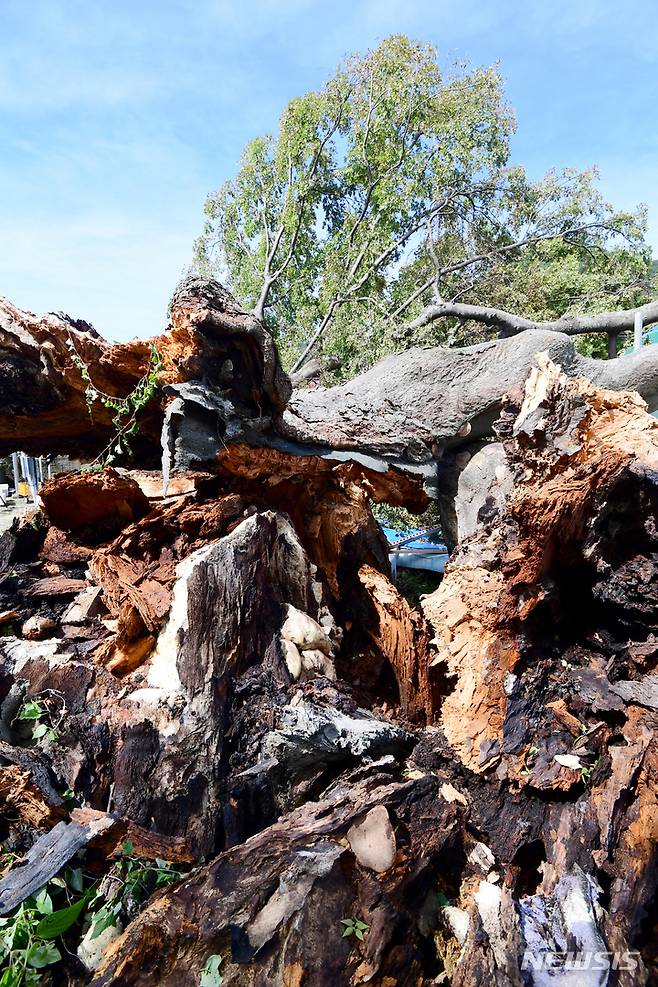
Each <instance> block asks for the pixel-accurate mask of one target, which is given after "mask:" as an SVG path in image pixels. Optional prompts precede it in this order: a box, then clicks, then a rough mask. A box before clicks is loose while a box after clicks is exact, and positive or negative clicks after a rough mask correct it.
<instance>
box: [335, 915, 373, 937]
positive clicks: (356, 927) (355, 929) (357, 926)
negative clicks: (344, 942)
mask: <svg viewBox="0 0 658 987" xmlns="http://www.w3.org/2000/svg"><path fill="white" fill-rule="evenodd" d="M340 923H341V925H343V926H344V928H343V935H342V938H343V939H345V938H347V937H348V936H356V938H357V939H360V940H361V942H363V940H364V938H365V933H366V932H367V931H368V929H369V928H370V926H369V925H366V923H365V922H362V921H361V919H360V918H342V919H341V920H340Z"/></svg>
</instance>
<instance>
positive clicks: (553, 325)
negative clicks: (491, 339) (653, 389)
mask: <svg viewBox="0 0 658 987" xmlns="http://www.w3.org/2000/svg"><path fill="white" fill-rule="evenodd" d="M638 315H640V316H641V317H642V323H643V325H645V326H647V325H652V324H653V323H656V322H658V301H655V302H648V303H647V304H646V305H640V306H639V307H638V308H631V309H625V310H622V311H618V312H600V313H599V314H598V315H563V316H562V317H561V318H559V319H555V320H553V321H551V322H534V321H532V320H531V319H525V318H523V316H520V315H514V314H513V313H511V312H505V311H503V310H502V309H498V308H488V307H486V306H483V305H465V304H462V303H460V302H442V303H441V304H439V305H429V306H428V307H427V308H426V309H424V310H423V311H422V312H421V314H420V315H419V316H418V318H417V319H414V321H413V322H410V323H409V325H407V326H405V327H404V329H403V330H401V331H400V332H399V333H398V338H405V337H408V336H410V335H411V333H412V332H414V331H415V330H416V329H420V328H422V327H423V326H426V325H428V323H430V322H435V321H436V320H437V319H444V318H450V317H452V318H458V319H463V320H464V321H468V322H480V323H482V324H484V325H486V326H488V327H489V328H490V329H497V330H498V331H499V335H500V336H501V337H507V336H516V335H518V333H520V332H525V331H526V330H527V329H547V330H550V331H551V332H563V333H565V334H566V335H567V336H578V335H580V334H582V333H586V332H606V333H609V334H616V333H619V332H623V331H624V330H627V329H633V327H634V325H635V319H636V316H638Z"/></svg>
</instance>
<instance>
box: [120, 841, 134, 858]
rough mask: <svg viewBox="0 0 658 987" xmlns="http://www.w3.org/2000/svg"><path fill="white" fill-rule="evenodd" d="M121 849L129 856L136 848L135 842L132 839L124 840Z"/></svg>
mask: <svg viewBox="0 0 658 987" xmlns="http://www.w3.org/2000/svg"><path fill="white" fill-rule="evenodd" d="M121 849H122V850H123V852H124V853H125V854H126V856H128V857H129V856H130V854H131V853H132V852H133V850H134V849H135V844H134V843H133V841H132V840H124V842H123V843H122V844H121Z"/></svg>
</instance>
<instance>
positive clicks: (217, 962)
mask: <svg viewBox="0 0 658 987" xmlns="http://www.w3.org/2000/svg"><path fill="white" fill-rule="evenodd" d="M222 963H223V957H222V956H221V955H220V954H219V953H213V954H212V955H211V956H209V957H208V959H207V960H206V963H205V966H204V968H203V970H202V971H201V979H200V980H199V987H221V984H223V983H224V978H223V977H222V975H221V973H220V972H219V968H220V966H221V965H222Z"/></svg>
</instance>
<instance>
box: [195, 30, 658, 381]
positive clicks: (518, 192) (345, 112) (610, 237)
mask: <svg viewBox="0 0 658 987" xmlns="http://www.w3.org/2000/svg"><path fill="white" fill-rule="evenodd" d="M513 132H514V117H513V114H512V111H511V109H510V107H509V105H508V104H507V101H506V99H505V94H504V91H503V86H502V81H501V77H500V74H499V71H498V69H497V67H493V68H476V69H473V68H470V67H468V66H467V65H464V64H459V65H456V66H453V67H452V69H451V71H450V72H448V73H444V72H443V71H442V69H441V67H440V66H439V62H438V59H437V53H436V51H435V49H434V48H433V47H432V46H431V45H429V44H421V43H414V42H412V41H410V40H409V39H408V38H406V37H404V36H394V37H391V38H388V39H386V40H385V41H384V42H383V43H382V44H381V45H380V46H379V47H378V48H377V49H375V50H374V51H372V52H369V53H368V54H366V55H364V56H354V57H351V58H349V59H347V61H346V62H345V63H344V65H342V66H341V67H340V68H339V69H338V71H337V72H336V74H335V75H334V76H333V77H332V78H331V79H330V80H329V81H328V82H327V83H326V85H325V86H324V87H323V88H322V89H319V90H317V91H315V92H311V93H308V94H307V95H305V96H302V97H299V98H297V99H294V100H292V101H291V102H290V103H289V104H288V106H287V107H286V109H285V111H284V113H283V115H282V117H281V121H280V125H279V130H278V133H277V134H276V136H264V137H259V138H256V139H255V140H252V141H250V142H249V144H247V146H246V147H245V149H244V153H243V156H242V162H241V166H240V169H239V172H238V174H237V175H236V177H235V178H234V179H233V180H231V181H229V182H227V183H226V184H224V185H223V186H222V187H221V188H220V189H218V190H217V191H216V192H215V193H213V194H212V195H210V196H209V198H208V200H207V203H206V224H205V229H204V232H203V234H202V236H201V237H200V238H199V240H198V241H197V245H196V254H195V256H196V260H195V263H196V266H197V268H198V269H200V270H201V271H202V272H204V273H211V272H212V273H215V274H217V275H218V276H219V277H220V278H221V279H222V280H224V281H225V282H227V283H228V285H229V286H230V288H231V289H232V290H233V291H234V293H235V294H236V295H237V296H238V297H239V298H240V299H241V300H242V301H243V303H245V304H247V305H249V306H251V307H253V310H254V312H255V313H256V314H257V315H259V316H261V317H262V318H264V319H265V321H266V322H267V324H268V325H269V327H270V328H271V329H272V331H273V332H274V333H275V335H276V337H277V340H278V343H279V346H280V349H281V351H282V353H283V355H284V360H285V361H286V363H287V364H288V366H292V365H295V364H296V363H299V362H300V359H301V358H303V356H304V355H305V354H306V353H307V350H308V345H309V343H313V342H314V343H315V345H316V346H317V347H318V348H322V349H324V351H325V352H327V353H337V354H338V355H339V356H340V357H341V359H342V360H343V368H342V371H341V373H342V375H343V376H349V375H351V374H352V373H354V372H355V371H356V370H358V369H362V368H363V367H365V366H367V365H369V364H370V363H372V362H373V361H374V360H375V359H377V358H379V357H380V356H381V355H383V354H385V353H387V352H390V351H391V350H392V349H394V348H396V346H399V343H398V342H397V341H396V336H395V333H396V330H397V328H398V327H399V326H400V325H401V324H403V323H404V322H405V321H410V320H411V319H412V318H413V317H414V315H416V314H417V313H418V312H419V311H420V309H421V308H422V307H423V305H425V304H428V303H430V302H432V301H433V300H436V299H445V300H447V299H455V298H458V299H459V300H461V301H469V302H474V303H479V304H490V305H491V304H495V305H504V306H506V307H509V308H511V309H512V310H521V311H522V312H523V314H526V315H530V316H532V315H538V316H539V315H541V316H542V317H543V316H544V315H545V316H547V317H548V316H551V317H555V316H559V315H562V314H564V313H565V312H579V311H585V310H586V311H589V312H591V311H595V310H596V307H597V306H599V307H600V308H603V307H606V306H607V307H610V306H611V305H617V304H619V303H622V304H626V303H627V302H629V301H632V303H633V304H635V303H636V301H643V300H645V296H646V292H647V283H648V276H649V275H648V271H649V261H650V258H649V255H648V253H647V250H646V246H645V243H644V231H645V215H644V212H643V211H642V210H641V209H640V210H638V211H637V212H635V213H623V212H616V211H615V210H614V209H613V208H612V207H611V206H610V205H609V204H608V203H606V202H605V201H604V200H603V198H602V196H601V195H600V193H599V191H598V189H597V175H596V172H595V171H593V170H592V171H584V172H580V171H576V170H573V169H567V170H565V171H562V172H557V171H551V172H549V173H548V174H547V175H546V176H544V178H542V179H541V180H540V181H531V180H530V179H529V177H528V176H527V175H526V173H525V171H524V169H523V168H521V167H519V166H517V165H513V164H511V163H510V140H511V137H512V135H513ZM483 331H484V330H483V329H482V328H481V327H475V326H459V325H457V324H456V323H455V322H454V320H453V321H452V323H451V322H449V321H446V320H443V321H442V322H439V323H433V324H431V325H429V326H426V327H424V329H423V330H422V331H420V332H419V333H418V335H417V337H416V338H415V339H414V338H412V339H411V340H410V341H411V342H418V341H421V342H437V341H439V340H441V341H445V340H447V341H460V342H463V341H475V340H476V339H478V338H481V337H482V333H483Z"/></svg>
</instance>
